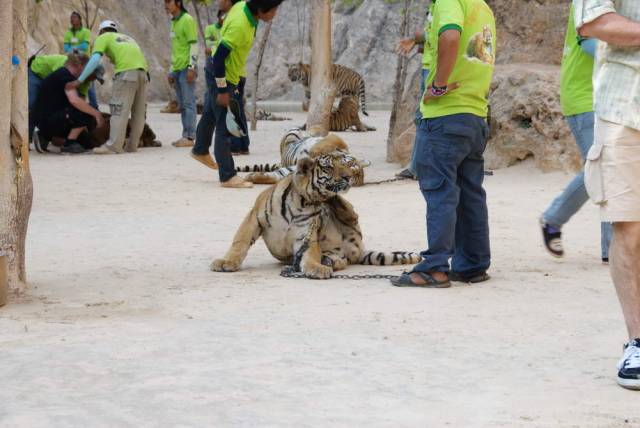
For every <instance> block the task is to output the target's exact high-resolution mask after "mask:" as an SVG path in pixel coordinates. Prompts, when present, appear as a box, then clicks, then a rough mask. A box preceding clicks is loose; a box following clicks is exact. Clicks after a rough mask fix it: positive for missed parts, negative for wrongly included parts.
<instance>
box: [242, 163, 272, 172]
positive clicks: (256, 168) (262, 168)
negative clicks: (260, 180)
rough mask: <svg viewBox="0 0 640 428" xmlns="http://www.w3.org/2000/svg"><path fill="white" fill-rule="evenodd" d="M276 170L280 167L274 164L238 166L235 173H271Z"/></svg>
mask: <svg viewBox="0 0 640 428" xmlns="http://www.w3.org/2000/svg"><path fill="white" fill-rule="evenodd" d="M278 168H280V165H278V164H277V163H274V164H269V163H265V164H264V165H263V164H255V165H245V166H238V167H236V171H237V172H271V171H276V170H277V169H278Z"/></svg>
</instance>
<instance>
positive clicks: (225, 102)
mask: <svg viewBox="0 0 640 428" xmlns="http://www.w3.org/2000/svg"><path fill="white" fill-rule="evenodd" d="M229 99H230V96H229V93H228V92H225V93H224V94H218V96H217V97H216V103H217V104H218V105H219V106H221V107H224V108H227V107H229Z"/></svg>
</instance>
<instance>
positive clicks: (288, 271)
mask: <svg viewBox="0 0 640 428" xmlns="http://www.w3.org/2000/svg"><path fill="white" fill-rule="evenodd" d="M280 276H281V277H283V278H303V279H310V278H309V277H308V276H306V275H305V274H304V273H302V272H295V271H294V270H293V268H292V267H291V266H286V267H285V268H284V269H282V271H281V272H280ZM397 277H398V275H381V274H362V275H346V274H332V275H331V277H330V279H352V280H356V281H360V280H363V279H393V278H397Z"/></svg>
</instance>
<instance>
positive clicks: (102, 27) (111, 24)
mask: <svg viewBox="0 0 640 428" xmlns="http://www.w3.org/2000/svg"><path fill="white" fill-rule="evenodd" d="M107 28H111V29H112V30H115V31H118V24H116V23H115V22H114V21H110V20H108V19H107V20H106V21H102V22H101V23H100V27H98V31H102V30H105V29H107Z"/></svg>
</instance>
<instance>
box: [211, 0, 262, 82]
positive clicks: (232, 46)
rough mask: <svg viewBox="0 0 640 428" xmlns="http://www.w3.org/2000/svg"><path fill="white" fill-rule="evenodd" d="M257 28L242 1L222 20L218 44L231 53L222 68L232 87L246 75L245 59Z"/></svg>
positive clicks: (256, 22)
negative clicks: (220, 37)
mask: <svg viewBox="0 0 640 428" xmlns="http://www.w3.org/2000/svg"><path fill="white" fill-rule="evenodd" d="M257 28H258V21H257V20H256V18H254V17H253V15H252V14H251V11H250V10H249V8H248V7H247V4H246V2H244V1H240V2H238V3H236V4H234V5H233V7H232V8H231V10H229V13H227V16H226V18H225V19H224V24H223V25H222V31H221V36H222V39H221V40H220V44H223V45H225V46H226V47H227V48H228V49H229V50H230V51H231V53H230V54H229V55H228V56H227V59H225V61H224V66H225V74H226V75H225V77H226V79H227V80H228V81H229V82H230V83H231V84H233V85H237V84H238V82H239V81H240V77H241V76H246V75H247V72H246V66H247V58H248V57H249V52H251V46H253V40H254V39H255V37H256V29H257Z"/></svg>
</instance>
